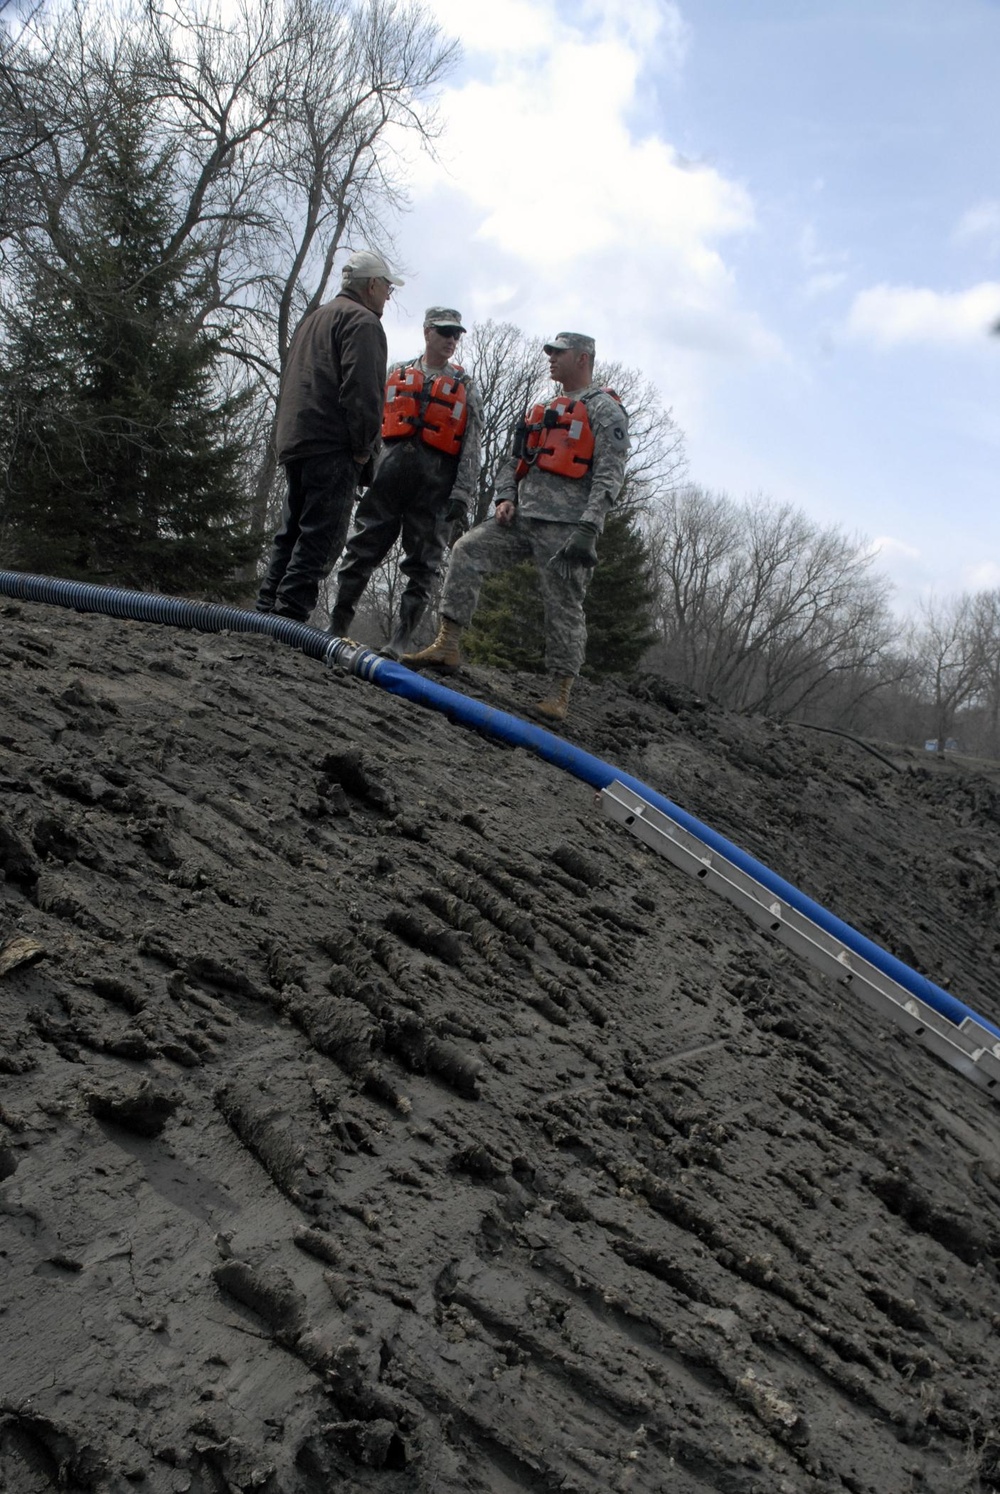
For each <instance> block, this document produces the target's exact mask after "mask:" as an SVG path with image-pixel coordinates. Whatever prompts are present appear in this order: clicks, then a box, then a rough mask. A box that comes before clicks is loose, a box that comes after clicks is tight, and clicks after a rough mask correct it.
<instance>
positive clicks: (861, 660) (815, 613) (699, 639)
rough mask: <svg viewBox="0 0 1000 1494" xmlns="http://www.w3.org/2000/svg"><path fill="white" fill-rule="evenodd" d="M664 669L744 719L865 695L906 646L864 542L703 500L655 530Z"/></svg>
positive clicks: (690, 495) (685, 493)
mask: <svg viewBox="0 0 1000 1494" xmlns="http://www.w3.org/2000/svg"><path fill="white" fill-rule="evenodd" d="M647 527H648V536H649V543H650V548H651V552H652V556H653V568H654V580H655V583H656V587H657V593H658V597H659V608H660V627H661V629H662V634H663V641H662V644H661V645H660V646H659V648H658V650H657V651H656V654H655V655H654V658H655V660H656V662H657V663H658V664H659V666H660V667H661V668H663V669H665V670H666V671H667V672H669V673H671V674H673V675H674V676H675V677H677V678H678V679H680V680H682V681H683V682H684V683H687V684H689V685H691V686H693V687H694V688H695V689H697V690H699V691H701V692H703V693H706V694H710V695H713V696H715V697H717V698H718V699H720V700H722V701H724V702H725V703H726V704H727V705H730V706H732V707H734V708H737V709H742V710H755V711H770V712H773V713H781V714H788V713H789V712H791V711H797V710H800V709H802V707H803V706H804V705H805V704H806V703H807V702H815V701H816V699H817V698H818V697H820V696H822V694H823V693H824V692H825V691H827V692H828V691H832V690H833V689H834V686H835V685H838V686H839V684H841V683H842V682H843V681H844V680H846V679H847V678H853V679H855V680H856V681H857V682H858V683H859V684H860V683H861V681H863V680H866V679H867V678H868V673H867V672H868V671H870V670H872V669H874V668H875V667H876V666H877V665H878V664H879V663H880V662H881V661H882V660H883V658H884V657H885V656H886V654H887V652H888V651H889V650H890V649H891V647H892V645H893V643H894V641H895V637H896V632H897V629H896V625H895V624H894V622H893V620H892V618H891V616H890V614H889V611H888V604H887V593H888V586H887V583H886V582H885V581H884V580H883V579H881V578H879V577H878V576H875V575H873V574H872V571H871V564H872V562H871V557H870V556H869V555H868V554H867V553H866V552H865V550H864V548H863V547H862V546H861V545H860V543H859V542H858V540H857V539H852V538H850V537H848V536H846V535H844V534H842V533H841V532H840V531H839V530H837V529H826V530H824V529H821V528H820V527H819V526H817V525H815V524H813V523H812V522H811V521H810V520H808V519H807V518H806V517H805V516H804V515H803V514H801V513H799V512H798V511H796V510H795V509H793V508H791V507H789V506H787V505H786V506H784V507H778V506H775V505H773V504H769V503H767V502H766V501H765V500H764V499H762V498H760V497H758V498H757V499H752V500H748V501H747V502H745V503H743V504H737V503H734V502H733V500H731V499H729V498H727V497H726V496H724V495H722V496H715V495H711V494H709V493H706V492H704V491H703V490H701V489H698V488H686V489H683V490H682V491H680V492H679V493H677V494H675V495H674V496H673V497H672V499H671V500H670V501H669V502H668V503H667V504H665V505H662V506H661V508H660V509H659V511H658V512H657V513H656V514H655V515H654V516H653V518H652V520H651V521H650V522H649V524H648V526H647Z"/></svg>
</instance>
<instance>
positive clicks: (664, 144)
mask: <svg viewBox="0 0 1000 1494" xmlns="http://www.w3.org/2000/svg"><path fill="white" fill-rule="evenodd" d="M425 3H426V4H427V7H428V9H429V10H430V11H431V12H432V13H433V14H434V15H435V16H436V18H437V19H438V21H439V24H440V25H441V27H442V29H443V30H444V31H445V32H446V33H447V34H448V35H450V36H455V37H457V38H458V39H459V40H460V41H461V43H462V48H463V59H462V62H461V65H460V67H459V69H458V70H457V71H456V72H454V73H453V74H452V75H451V77H450V79H449V82H448V86H447V87H446V89H445V90H444V92H443V95H442V98H441V119H442V123H443V126H444V130H443V134H442V137H441V139H440V141H439V146H438V159H437V161H431V160H429V159H426V158H424V159H422V160H420V161H417V162H415V163H414V165H413V169H412V172H411V177H410V180H411V198H412V211H411V212H410V213H409V214H408V215H406V216H405V217H404V218H403V219H402V221H401V223H400V225H399V231H398V243H399V250H400V259H401V260H402V261H403V263H404V266H405V270H406V273H407V277H408V278H407V285H406V286H405V288H404V289H403V290H402V291H401V292H400V293H399V295H398V303H397V304H396V306H395V307H392V308H390V310H389V311H388V313H387V316H386V330H387V332H388V334H389V342H390V356H395V357H403V356H406V355H408V354H409V353H410V352H411V351H412V350H413V349H414V347H415V346H419V342H420V334H419V325H420V321H421V316H422V312H423V308H424V307H425V306H426V305H428V304H431V303H435V302H441V301H443V302H445V303H447V304H453V305H457V306H458V308H459V309H460V310H461V312H462V313H463V315H464V317H465V318H466V324H467V325H468V321H469V319H470V318H471V319H473V320H483V319H485V318H487V317H493V318H495V319H498V320H509V321H513V322H515V323H517V325H518V326H520V327H522V328H523V329H524V331H525V332H528V333H530V334H533V335H543V336H551V335H552V334H553V333H555V332H556V331H558V330H560V329H570V330H576V331H586V332H591V333H593V335H594V336H595V337H596V338H597V340H598V344H599V352H600V354H601V355H603V356H606V357H608V358H612V359H615V360H621V361H623V362H625V363H627V364H631V365H633V366H635V367H638V368H640V369H641V370H642V371H643V373H644V374H645V375H647V376H648V377H649V378H651V379H653V380H654V381H655V382H656V383H657V385H658V386H659V388H660V389H661V390H662V398H663V403H664V405H665V406H666V407H668V408H669V409H671V410H672V412H673V414H674V417H675V419H676V420H677V422H678V424H679V425H680V426H681V428H682V429H683V430H684V432H685V434H686V437H687V450H688V456H689V462H690V477H691V479H692V480H693V481H695V482H698V483H700V484H702V485H703V486H705V487H708V488H711V489H713V490H716V491H725V492H728V493H729V494H731V495H733V496H734V497H743V496H745V495H748V494H757V493H763V494H765V495H767V496H769V497H771V498H773V499H775V500H777V501H779V502H790V503H793V504H795V505H796V506H798V507H800V508H802V509H804V510H805V511H806V512H807V513H808V514H809V515H810V516H811V517H813V518H814V519H817V520H819V521H820V522H822V523H824V524H839V525H840V526H841V527H842V528H843V529H845V530H847V531H848V532H850V533H857V534H858V535H859V536H864V537H866V538H867V540H869V541H870V542H871V543H872V544H874V545H877V546H878V547H879V560H878V564H879V566H880V568H881V569H882V570H884V571H885V572H886V573H888V574H889V575H890V577H891V578H892V580H893V581H894V583H895V585H896V588H897V590H896V604H897V606H898V607H899V608H900V609H901V610H905V611H908V610H911V609H912V608H913V607H914V606H915V605H916V603H917V601H918V600H919V599H920V598H921V597H922V596H926V595H928V594H930V593H936V594H937V595H945V594H948V593H950V592H954V591H962V590H975V589H977V588H980V587H986V586H990V587H992V586H1000V337H991V336H990V335H988V331H987V329H988V327H989V326H990V325H991V323H992V322H994V321H996V320H997V319H998V318H1000V84H998V82H997V61H998V58H1000V3H998V0H751V3H747V0H679V3H673V0H628V3H625V0H573V3H572V4H571V3H569V0H473V3H471V4H465V5H455V4H454V0H425Z"/></svg>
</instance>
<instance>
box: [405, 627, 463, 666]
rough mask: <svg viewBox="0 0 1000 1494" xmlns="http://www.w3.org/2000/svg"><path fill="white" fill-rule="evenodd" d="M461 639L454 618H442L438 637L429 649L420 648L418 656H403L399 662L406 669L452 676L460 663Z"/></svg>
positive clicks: (459, 630) (460, 631)
mask: <svg viewBox="0 0 1000 1494" xmlns="http://www.w3.org/2000/svg"><path fill="white" fill-rule="evenodd" d="M461 637H462V629H461V628H460V627H459V626H458V623H457V622H455V620H454V618H451V617H442V619H441V626H440V627H439V628H438V635H437V637H436V638H435V640H434V642H433V643H432V644H431V645H430V647H429V648H422V649H421V650H420V652H419V654H403V655H402V656H401V657H400V660H399V662H400V664H405V665H406V667H407V669H437V670H438V671H439V672H440V673H441V674H454V673H455V671H456V670H457V669H458V666H459V665H460V664H461V662H462V654H461V651H460V649H459V647H458V644H459V640H460V638H461Z"/></svg>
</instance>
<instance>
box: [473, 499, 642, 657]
mask: <svg viewBox="0 0 1000 1494" xmlns="http://www.w3.org/2000/svg"><path fill="white" fill-rule="evenodd" d="M487 522H492V520H489V521H487ZM597 549H598V555H599V557H600V559H599V564H598V566H597V569H596V570H595V572H594V576H593V580H592V581H591V584H590V590H589V591H588V592H587V600H586V603H585V606H584V611H585V614H586V619H587V661H586V665H585V673H587V674H595V675H602V674H628V673H630V672H631V671H632V670H634V669H635V668H636V666H637V665H638V663H639V660H640V658H641V657H642V655H643V653H644V652H645V650H646V649H647V648H648V647H649V646H650V644H651V643H653V642H654V641H655V638H656V634H655V633H654V631H653V628H652V604H653V599H654V596H655V592H654V588H653V584H652V581H651V579H650V569H649V555H648V552H647V549H646V546H645V543H644V541H643V539H642V536H641V534H640V533H639V531H638V530H637V529H636V528H635V527H634V526H633V525H632V524H631V523H630V521H629V519H628V517H627V516H626V515H625V514H624V513H621V512H619V511H618V510H617V509H612V510H611V512H610V513H609V514H608V517H607V520H606V521H605V525H604V533H603V535H602V536H601V538H600V540H599V541H598V546H597ZM463 646H464V647H465V649H466V652H467V654H468V656H469V658H470V659H472V660H473V661H474V662H476V663H479V664H495V665H498V666H499V667H500V668H503V669H525V670H529V671H539V672H541V671H542V670H544V668H545V627H544V620H543V614H542V598H541V593H540V591H539V588H538V575H537V572H536V570H535V566H534V563H533V562H532V561H526V562H524V564H522V565H518V566H514V567H513V568H512V569H511V570H509V571H504V572H502V573H501V574H500V575H497V576H490V577H488V578H487V580H486V581H485V582H484V583H483V589H482V592H481V593H480V601H479V607H478V608H477V610H476V615H475V618H474V619H473V622H472V625H471V627H470V628H469V631H468V633H467V635H466V637H465V639H464V640H463Z"/></svg>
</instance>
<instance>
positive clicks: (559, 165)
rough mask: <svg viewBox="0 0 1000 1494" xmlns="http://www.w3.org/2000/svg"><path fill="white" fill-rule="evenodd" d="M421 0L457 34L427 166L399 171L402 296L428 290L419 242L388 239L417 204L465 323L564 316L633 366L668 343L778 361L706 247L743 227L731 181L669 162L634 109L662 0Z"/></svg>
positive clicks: (666, 37) (665, 148)
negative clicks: (403, 184) (406, 283)
mask: <svg viewBox="0 0 1000 1494" xmlns="http://www.w3.org/2000/svg"><path fill="white" fill-rule="evenodd" d="M431 8H432V10H433V11H434V14H435V16H436V18H437V20H438V22H439V24H440V25H441V27H442V29H443V31H444V32H445V33H446V34H449V35H457V36H458V38H459V39H460V41H461V42H462V45H463V49H464V54H465V65H464V67H463V69H462V71H461V73H460V74H459V75H458V79H457V81H456V83H455V84H454V85H453V86H451V87H448V88H446V89H445V90H444V91H443V93H442V96H441V100H440V109H439V115H440V118H441V121H442V123H443V126H444V130H443V134H442V136H441V139H440V140H439V142H438V146H437V156H438V159H437V161H434V160H432V159H430V158H429V157H427V156H423V157H421V158H418V159H413V160H412V162H411V168H410V171H409V187H410V192H411V196H412V200H413V205H414V213H413V215H412V216H411V217H410V218H409V219H408V224H407V226H405V227H404V230H403V235H402V240H403V243H402V245H401V247H402V248H403V257H404V258H405V259H406V260H407V261H408V263H409V264H410V265H411V266H412V267H413V270H414V275H413V277H412V278H413V280H414V287H413V289H414V294H415V295H419V294H420V293H421V292H422V290H423V287H424V286H425V285H426V286H428V287H429V280H430V276H431V275H435V274H436V275H438V277H439V278H438V282H437V283H438V285H439V286H440V273H441V269H440V266H439V265H438V266H434V265H428V264H426V251H425V250H421V253H422V255H423V258H424V262H422V263H417V262H416V261H415V260H414V259H413V256H412V254H411V252H410V247H409V245H407V244H406V239H407V238H409V239H410V242H411V244H412V245H413V246H414V247H415V246H416V244H417V243H419V242H420V241H421V240H424V239H425V235H424V233H423V232H422V231H421V229H420V227H419V224H418V221H417V220H419V219H420V218H421V217H422V216H426V215H427V214H431V215H433V216H434V218H435V221H436V225H437V234H436V243H437V245H438V246H439V248H438V255H441V256H446V257H447V261H448V264H449V266H450V273H451V284H452V285H453V287H454V292H453V293H454V294H455V295H456V296H461V297H462V298H463V299H462V301H461V302H460V304H462V305H463V306H468V307H472V308H473V313H472V314H474V315H475V316H476V317H477V318H482V317H484V316H496V317H501V318H509V319H511V320H515V321H518V322H519V324H520V325H521V326H523V327H524V329H525V330H526V331H529V332H533V333H538V332H545V331H551V330H553V329H556V328H557V327H565V326H576V327H580V328H582V329H583V330H588V331H592V332H593V333H594V334H595V335H596V336H597V338H598V340H599V343H600V345H601V348H602V349H607V350H608V353H609V356H614V357H617V358H621V359H622V360H623V361H626V362H631V363H633V364H639V365H641V366H645V367H649V368H656V367H657V366H658V365H659V366H662V364H663V360H664V356H665V352H666V351H667V350H670V349H675V350H676V351H677V356H678V358H682V357H685V356H686V353H685V351H684V350H691V349H695V350H699V351H700V353H702V354H707V355H709V356H711V357H713V358H714V357H717V356H719V355H720V354H721V355H722V356H723V357H727V356H734V357H740V358H742V357H745V356H747V355H748V354H749V355H750V356H753V357H764V358H771V357H774V356H776V355H779V354H780V352H781V348H780V343H779V341H778V339H777V338H776V337H774V335H773V334H771V333H770V332H769V331H768V329H767V328H765V327H764V326H763V325H762V324H761V323H760V321H759V319H758V318H757V317H756V316H755V315H754V314H753V313H749V312H747V311H745V310H744V309H743V308H742V307H741V306H740V305H739V294H738V288H737V285H736V281H735V277H734V275H733V272H732V270H731V268H730V266H729V264H728V263H727V260H726V258H725V256H724V253H723V248H724V245H725V243H726V241H727V240H730V239H732V238H734V237H738V236H741V235H745V234H747V233H750V232H753V231H754V230H755V220H754V205H753V202H752V200H751V198H750V195H749V193H748V191H747V190H746V188H745V187H744V186H743V185H742V184H741V183H739V182H737V181H734V180H732V179H730V178H728V177H726V176H725V175H724V174H723V173H722V172H721V171H719V170H717V169H716V168H714V167H713V166H711V165H708V164H703V163H695V164H692V163H690V162H688V161H686V160H685V159H684V158H683V157H682V156H681V154H680V152H679V151H678V150H677V149H676V147H675V146H674V145H673V144H672V143H671V142H670V141H669V140H667V139H666V138H665V137H664V135H663V133H662V128H661V127H660V125H659V123H658V121H657V120H656V119H655V118H653V116H652V114H651V113H650V112H649V111H647V109H646V107H645V102H644V101H647V100H648V99H649V97H650V92H649V91H650V89H652V88H653V87H654V85H655V84H656V83H657V81H659V80H662V77H663V75H664V72H667V73H669V72H674V71H676V70H677V69H678V68H679V67H680V65H681V62H682V60H683V56H684V51H685V47H686V44H687V30H686V26H685V23H684V21H683V19H682V18H681V15H680V11H679V9H678V7H677V6H676V5H674V4H672V3H668V0H630V4H629V5H628V6H627V7H626V6H621V5H620V4H619V3H618V0H578V3H577V4H576V5H575V6H573V7H568V6H566V5H565V4H564V3H562V0H494V3H491V4H490V5H489V6H488V7H487V6H486V5H472V6H465V7H455V6H453V5H450V4H446V3H445V0H432V3H431ZM452 225H454V227H455V230H456V237H455V240H454V241H452V239H451V236H450V234H449V228H450V227H451V226H452ZM491 288H492V290H491ZM501 288H502V291H503V294H502V295H501V294H500V290H501ZM441 293H442V294H443V293H444V292H443V288H442V289H441ZM435 294H437V291H436V292H435ZM427 299H428V300H431V299H433V297H432V296H431V295H430V292H429V289H428V297H427ZM612 350H613V351H612Z"/></svg>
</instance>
